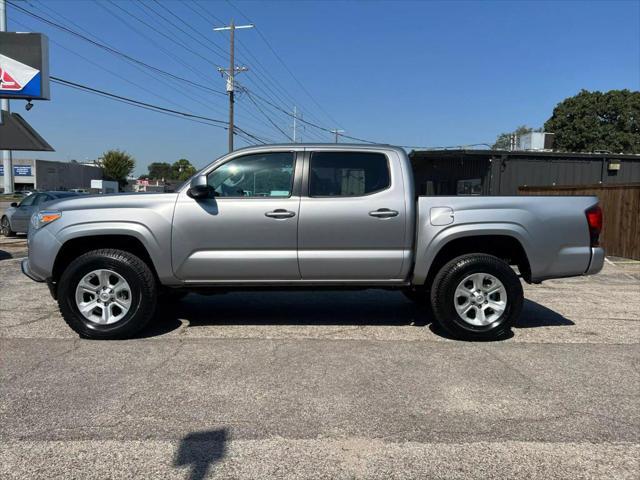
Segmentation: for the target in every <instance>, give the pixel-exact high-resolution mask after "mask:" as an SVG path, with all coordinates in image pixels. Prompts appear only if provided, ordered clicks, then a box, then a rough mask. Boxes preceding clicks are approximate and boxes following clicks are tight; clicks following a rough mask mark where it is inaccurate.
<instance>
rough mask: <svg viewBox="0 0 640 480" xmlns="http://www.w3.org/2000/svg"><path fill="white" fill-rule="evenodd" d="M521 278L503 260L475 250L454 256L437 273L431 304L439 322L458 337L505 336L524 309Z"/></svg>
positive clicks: (478, 338) (486, 338)
mask: <svg viewBox="0 0 640 480" xmlns="http://www.w3.org/2000/svg"><path fill="white" fill-rule="evenodd" d="M522 302H523V292H522V285H521V284H520V279H519V278H518V276H517V275H516V274H515V272H514V271H513V270H512V269H511V267H510V266H509V265H508V264H507V263H506V262H504V261H502V260H500V259H499V258H497V257H494V256H492V255H486V254H481V253H474V254H469V255H463V256H460V257H457V258H454V259H453V260H451V261H450V262H448V263H447V264H446V265H444V266H443V267H442V268H441V269H440V271H439V272H438V274H437V275H436V277H435V279H434V281H433V285H432V288H431V305H432V308H433V314H434V317H435V319H436V320H437V322H438V323H439V324H440V325H441V326H442V328H444V329H445V330H446V331H447V332H448V333H450V334H451V335H452V336H454V337H457V338H465V339H473V340H493V339H499V338H501V337H503V336H505V335H506V334H507V333H508V332H509V331H510V329H511V327H512V326H513V324H514V323H515V321H516V320H517V318H518V316H519V315H520V312H521V311H522Z"/></svg>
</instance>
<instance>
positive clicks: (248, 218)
mask: <svg viewBox="0 0 640 480" xmlns="http://www.w3.org/2000/svg"><path fill="white" fill-rule="evenodd" d="M261 155H262V156H260V157H258V158H256V156H255V155H254V156H253V157H252V158H247V157H248V156H245V157H236V159H232V160H231V161H229V162H226V163H225V164H223V165H222V166H220V167H219V168H216V169H215V170H214V171H213V172H211V173H210V174H209V176H208V178H209V179H210V181H209V184H210V186H212V188H214V189H215V191H216V192H217V193H218V195H219V196H217V197H215V198H211V199H207V200H194V199H192V198H190V197H189V196H188V195H187V194H186V192H182V193H181V194H180V195H179V197H178V201H177V203H176V209H175V213H174V221H173V234H172V251H173V255H172V261H173V269H174V272H175V274H176V276H177V277H178V278H181V279H183V280H185V281H189V282H197V283H209V282H226V281H231V282H236V281H237V282H243V281H248V282H252V281H263V280H275V281H278V280H299V279H300V271H299V269H298V257H297V251H296V250H297V237H298V234H297V231H298V219H299V210H300V197H299V196H298V195H292V196H288V195H289V194H292V193H293V190H292V188H293V182H292V181H289V180H291V179H292V177H293V171H294V169H295V167H294V163H293V160H292V159H293V155H294V154H291V153H289V157H286V156H285V157H283V156H282V153H280V154H277V155H280V156H279V157H274V156H271V157H268V158H267V156H268V155H271V154H261ZM263 157H264V158H263ZM287 158H289V160H287ZM235 160H237V162H234V161H235ZM274 165H277V168H276V167H274ZM264 166H266V167H264ZM286 174H288V175H289V176H288V177H287V175H286ZM287 182H288V183H287ZM234 195H238V196H235V197H234Z"/></svg>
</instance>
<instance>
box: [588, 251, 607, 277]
mask: <svg viewBox="0 0 640 480" xmlns="http://www.w3.org/2000/svg"><path fill="white" fill-rule="evenodd" d="M603 265H604V248H600V247H592V248H591V261H590V262H589V268H587V271H586V272H584V274H585V275H593V274H595V273H598V272H599V271H600V270H602V267H603Z"/></svg>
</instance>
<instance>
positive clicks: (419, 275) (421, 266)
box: [412, 222, 534, 285]
mask: <svg viewBox="0 0 640 480" xmlns="http://www.w3.org/2000/svg"><path fill="white" fill-rule="evenodd" d="M487 235H501V236H505V237H512V238H514V239H515V240H517V241H518V242H519V243H520V245H521V246H522V248H523V250H524V253H525V255H526V256H527V259H528V260H529V263H530V264H531V261H530V259H531V258H534V256H533V247H532V243H531V241H530V236H529V233H528V232H527V230H526V229H525V228H524V227H523V226H522V225H520V224H517V223H505V222H497V223H468V224H463V225H452V226H450V227H448V228H445V229H443V230H441V231H439V232H438V233H437V234H436V235H435V236H434V237H433V238H432V239H431V241H430V242H429V243H428V244H427V245H426V246H424V247H422V248H420V250H419V251H417V252H416V259H415V267H414V271H413V277H412V283H413V284H416V285H423V284H424V283H425V281H426V279H427V275H428V274H429V270H430V269H431V265H432V264H433V260H434V259H435V258H436V256H437V255H438V253H440V251H441V250H442V249H443V248H444V247H445V246H446V245H447V244H448V243H449V242H451V241H453V240H457V239H459V238H468V237H481V236H487ZM419 242H420V239H419V238H418V243H419ZM531 267H532V269H533V266H531Z"/></svg>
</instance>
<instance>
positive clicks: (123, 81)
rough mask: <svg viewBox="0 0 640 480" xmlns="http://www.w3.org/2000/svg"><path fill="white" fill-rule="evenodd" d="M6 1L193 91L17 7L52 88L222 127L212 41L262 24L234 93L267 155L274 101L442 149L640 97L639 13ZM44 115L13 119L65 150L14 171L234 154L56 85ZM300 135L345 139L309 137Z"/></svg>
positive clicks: (275, 124)
mask: <svg viewBox="0 0 640 480" xmlns="http://www.w3.org/2000/svg"><path fill="white" fill-rule="evenodd" d="M7 1H11V2H13V3H16V4H17V5H19V6H21V7H22V8H25V9H27V10H29V11H31V12H33V13H35V14H37V15H40V16H42V17H44V18H47V19H49V20H52V21H54V22H56V23H59V24H62V25H65V26H67V27H68V28H70V29H72V30H74V31H76V32H79V33H81V34H83V35H85V36H87V37H91V38H92V39H94V40H96V41H99V42H101V43H103V44H106V45H108V46H109V47H111V48H113V49H116V50H118V51H119V52H122V53H124V54H126V55H129V56H130V57H132V58H135V59H137V60H139V61H142V62H145V63H146V64H148V65H150V66H152V67H155V68H157V69H160V70H163V71H166V72H169V73H171V74H173V75H175V76H177V77H181V78H182V79H185V80H187V81H184V80H180V79H175V78H171V77H167V76H165V75H162V74H159V73H158V72H157V71H154V70H150V69H148V68H144V67H141V66H140V65H139V64H138V65H135V66H134V65H132V64H131V63H130V62H128V61H127V60H125V59H123V58H122V57H121V56H119V55H113V54H111V53H109V52H106V51H104V50H102V49H100V48H98V47H96V46H94V45H92V44H90V43H88V42H86V41H83V40H81V39H79V38H77V37H74V36H73V35H71V34H68V33H65V32H63V31H61V30H59V29H57V28H55V27H53V26H51V25H47V24H46V23H42V22H41V21H39V20H37V19H35V18H32V17H30V16H29V15H27V14H25V13H23V12H20V11H19V10H18V9H17V8H15V7H13V6H12V5H8V25H9V30H11V31H32V32H42V33H46V34H47V36H48V37H49V40H50V70H51V75H54V76H57V77H60V78H64V79H65V80H69V81H72V82H76V83H80V84H84V85H87V86H90V87H92V88H97V89H101V90H105V91H108V92H111V93H114V94H118V95H121V96H125V97H129V98H134V99H136V100H138V101H142V102H147V103H152V104H155V105H159V106H162V107H165V108H170V109H174V110H179V111H182V112H188V113H192V114H196V115H201V116H204V117H208V118H213V119H217V120H221V121H226V120H227V116H228V113H227V108H228V99H227V97H226V95H225V94H224V90H225V82H224V80H223V79H222V77H221V75H220V74H219V72H218V71H217V68H218V67H219V66H224V67H228V64H229V59H228V50H229V48H228V47H229V37H228V34H227V33H225V32H216V31H214V30H213V27H216V26H220V23H222V22H225V23H228V22H230V21H231V19H234V21H235V22H236V23H237V24H241V23H249V22H253V23H255V25H256V27H257V28H254V29H245V30H238V31H237V32H236V39H237V43H236V47H237V50H236V61H237V64H238V65H241V66H246V67H247V68H248V71H247V72H243V73H241V74H240V75H238V77H237V80H238V82H239V83H240V84H241V85H242V86H243V87H245V88H246V89H247V90H248V91H249V93H248V94H247V93H242V92H239V93H238V94H237V96H236V99H237V103H236V124H237V125H238V126H240V127H241V128H242V129H243V130H245V131H247V132H249V133H251V134H253V135H255V136H257V137H259V138H261V139H264V140H268V141H278V142H284V141H287V138H286V137H285V135H288V136H291V135H292V123H293V118H292V117H291V116H287V115H285V114H283V113H282V112H281V111H280V110H277V109H276V108H275V107H273V106H272V105H269V104H268V103H266V102H265V100H267V101H269V102H270V103H271V104H273V105H276V106H278V107H279V108H280V109H282V110H286V111H293V108H294V106H295V107H296V109H297V111H298V112H300V113H301V115H302V116H303V118H304V119H305V120H307V121H309V122H312V123H314V124H317V125H319V126H321V127H323V128H325V129H329V130H330V129H334V128H338V129H342V130H344V131H345V134H346V135H350V136H354V137H358V138H363V139H367V140H372V141H376V142H381V143H391V144H395V145H407V146H420V147H440V146H456V145H471V144H482V143H493V141H494V140H495V138H496V137H497V135H498V134H499V133H501V132H505V131H511V130H513V129H515V128H516V127H517V126H519V125H523V124H524V125H528V126H531V127H541V126H542V125H543V124H544V122H545V121H546V120H547V119H548V118H549V117H550V116H551V114H552V111H553V108H554V106H555V105H556V104H557V103H558V102H560V101H562V100H563V99H564V98H566V97H569V96H573V95H575V94H577V93H578V92H579V91H580V90H581V89H587V90H600V91H606V90H611V89H625V88H626V89H632V90H640V1H603V2H597V1H588V2H586V1H567V2H562V1H553V2H552V1H537V2H527V1H449V2H438V1H433V2H431V1H412V2H405V1H351V2H343V1H231V2H228V1H195V2H194V1H192V0H188V1H167V0H145V2H144V5H141V4H139V2H133V1H118V0H112V1H108V0H107V1H94V0H75V1H68V0H60V1H56V0H26V1H22V0H7ZM163 17H164V18H163ZM189 82H193V83H196V84H198V85H199V86H195V85H193V84H192V83H189ZM202 87H206V88H209V89H211V90H215V92H212V91H211V90H205V89H204V88H202ZM34 103H35V106H34V108H33V109H32V110H30V111H28V112H27V111H25V109H24V108H23V106H24V104H25V102H24V101H12V102H11V108H12V110H13V111H16V112H18V113H20V114H21V115H22V116H23V117H24V118H25V119H26V120H27V121H28V122H29V123H30V124H31V125H32V126H33V127H34V128H36V130H37V131H38V132H39V133H40V134H41V135H42V136H43V137H44V138H45V139H46V140H47V141H48V142H49V143H50V144H51V145H52V146H53V147H54V148H55V150H56V151H55V152H51V153H44V152H37V153H36V152H16V153H14V158H34V157H36V158H46V159H53V160H71V159H76V160H79V161H85V160H93V159H96V158H98V157H99V156H100V155H101V153H102V152H104V151H106V150H108V149H111V148H118V149H122V150H125V151H127V152H129V153H130V154H132V155H133V156H134V157H135V158H136V170H135V173H136V174H142V173H146V171H147V169H146V166H147V165H148V164H149V163H151V162H174V161H176V160H178V159H179V158H187V159H189V160H190V161H191V162H192V163H193V164H194V165H195V166H196V167H203V166H205V165H206V164H208V163H210V162H211V161H212V160H214V159H215V158H217V157H218V156H220V155H222V154H224V153H226V151H227V132H226V130H224V129H221V128H215V127H212V126H211V125H204V124H201V123H196V122H193V121H188V120H185V119H184V118H175V117H172V116H167V115H162V114H159V113H156V112H150V111H147V110H142V109H138V108H135V107H132V106H130V105H125V104H122V103H118V102H114V101H112V100H109V99H106V98H102V97H99V96H95V95H91V94H88V93H85V92H81V91H78V90H74V89H70V88H68V87H65V86H61V85H57V84H52V85H51V100H50V101H39V102H34ZM298 124H299V125H300V124H301V123H300V122H298ZM297 133H298V138H300V136H301V139H302V141H333V137H332V136H331V134H329V133H327V132H325V131H322V130H319V129H317V128H314V127H311V126H306V127H305V128H304V129H300V128H299V129H298V132H297ZM246 145H247V142H246V141H245V140H243V139H240V138H236V147H241V146H246Z"/></svg>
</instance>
